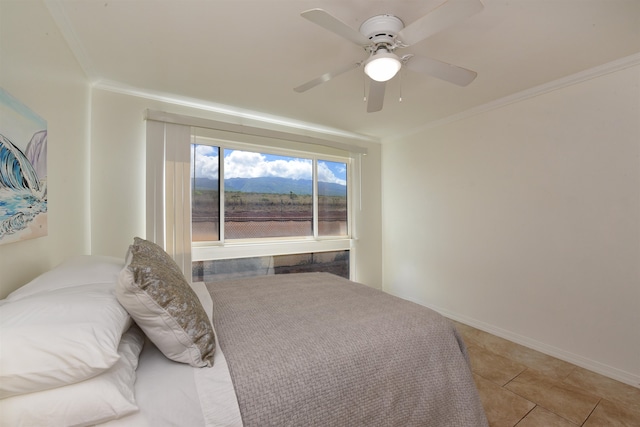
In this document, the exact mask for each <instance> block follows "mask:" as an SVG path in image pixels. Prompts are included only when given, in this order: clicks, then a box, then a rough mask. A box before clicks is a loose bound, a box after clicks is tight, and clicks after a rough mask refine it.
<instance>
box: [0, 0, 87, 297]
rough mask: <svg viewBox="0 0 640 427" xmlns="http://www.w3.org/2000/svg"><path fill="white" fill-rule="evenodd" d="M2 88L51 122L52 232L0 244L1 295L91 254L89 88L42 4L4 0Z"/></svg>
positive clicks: (0, 50)
mask: <svg viewBox="0 0 640 427" xmlns="http://www.w3.org/2000/svg"><path fill="white" fill-rule="evenodd" d="M0 86H2V88H4V89H5V90H6V91H7V92H9V93H10V94H11V95H13V96H14V97H15V98H17V99H18V100H20V101H21V102H22V103H24V104H25V105H27V106H28V107H29V108H30V109H31V110H33V111H35V112H36V113H37V114H38V115H40V116H41V117H43V118H44V119H45V120H47V127H48V214H47V215H48V229H49V231H48V236H46V237H41V238H38V239H32V240H26V241H22V242H14V243H8V244H4V245H0V298H2V297H4V296H6V295H7V294H8V293H9V292H11V291H12V290H14V289H16V288H18V287H19V286H21V285H23V284H24V283H26V282H28V281H29V280H31V279H32V278H34V277H35V276H37V275H38V274H40V273H42V272H43V271H46V270H48V269H49V268H51V267H52V266H54V265H56V264H58V263H60V262H61V261H63V260H64V259H66V258H67V257H69V256H71V255H75V254H83V253H87V252H88V250H89V233H88V227H89V222H88V213H89V211H88V188H89V186H88V167H87V160H88V148H87V147H88V123H89V121H88V117H89V116H88V111H89V85H88V83H87V80H86V77H85V76H84V74H83V72H82V70H81V68H80V66H79V65H78V63H77V62H76V60H75V58H74V57H73V55H72V53H71V51H70V50H69V49H68V47H67V44H66V43H65V41H64V39H63V38H62V36H61V34H60V33H59V31H58V28H57V27H56V25H55V23H54V22H53V20H52V18H51V15H50V14H49V11H48V10H47V8H46V7H45V6H44V5H43V4H42V3H41V2H33V1H9V2H7V1H0ZM0 132H2V130H1V129H0Z"/></svg>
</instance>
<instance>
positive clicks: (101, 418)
mask: <svg viewBox="0 0 640 427" xmlns="http://www.w3.org/2000/svg"><path fill="white" fill-rule="evenodd" d="M143 344H144V335H143V333H142V331H140V329H138V328H137V327H135V326H133V327H132V328H131V329H129V331H128V332H127V333H125V334H124V335H123V336H122V341H121V342H120V346H119V348H118V354H119V355H120V359H119V360H118V362H117V363H116V364H115V365H114V366H113V367H112V368H110V369H109V370H107V371H105V372H103V373H101V374H100V375H98V376H96V377H93V378H90V379H88V380H86V381H82V382H79V383H75V384H71V385H68V386H64V387H58V388H54V389H51V390H45V391H39V392H35V393H29V394H23V395H20V396H14V397H9V398H6V399H2V400H0V414H1V415H0V418H1V419H2V422H3V425H7V426H9V425H10V426H45V425H48V426H86V425H93V424H97V423H102V422H105V421H109V420H113V419H116V418H120V417H122V416H125V415H128V414H131V413H133V412H136V411H137V410H138V406H137V404H136V401H135V397H134V383H135V380H136V372H135V371H136V368H137V366H138V357H139V355H140V350H141V349H142V346H143Z"/></svg>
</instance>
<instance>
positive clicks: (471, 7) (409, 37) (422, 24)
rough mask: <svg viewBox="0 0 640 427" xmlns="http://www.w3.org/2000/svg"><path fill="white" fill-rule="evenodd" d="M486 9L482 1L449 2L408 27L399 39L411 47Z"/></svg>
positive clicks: (451, 0) (450, 0)
mask: <svg viewBox="0 0 640 427" xmlns="http://www.w3.org/2000/svg"><path fill="white" fill-rule="evenodd" d="M483 8H484V5H483V4H482V3H481V2H480V0H447V1H445V2H444V3H442V4H441V5H440V6H438V7H437V8H435V9H434V10H432V11H431V12H429V13H427V14H426V15H424V16H423V17H422V18H419V19H418V20H416V21H414V22H412V23H411V24H409V25H407V26H406V27H405V28H404V29H403V30H402V31H400V32H399V33H398V39H399V40H400V41H401V42H402V43H404V44H405V45H407V46H409V45H412V44H416V43H418V42H419V41H422V40H424V39H426V38H427V37H429V36H432V35H434V34H435V33H437V32H440V31H442V30H444V29H445V28H447V27H450V26H452V25H453V24H456V23H458V22H460V21H462V20H463V19H465V18H468V17H470V16H471V15H475V14H476V13H478V12H480V11H481V10H482V9H483Z"/></svg>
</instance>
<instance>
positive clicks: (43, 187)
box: [0, 88, 48, 244]
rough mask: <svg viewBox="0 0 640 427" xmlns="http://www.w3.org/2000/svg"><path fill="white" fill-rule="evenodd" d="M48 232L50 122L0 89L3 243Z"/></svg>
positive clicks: (0, 233) (0, 238)
mask: <svg viewBox="0 0 640 427" xmlns="http://www.w3.org/2000/svg"><path fill="white" fill-rule="evenodd" d="M47 231H48V227H47V122H46V121H45V120H44V119H42V117H40V116H38V115H37V114H36V113H34V112H33V111H31V110H30V109H29V108H28V107H27V106H26V105H24V104H22V103H21V102H20V101H18V100H17V99H16V98H14V97H13V96H11V95H10V94H9V93H8V92H7V91H5V90H4V89H2V88H0V244H3V243H10V242H16V241H20V240H27V239H34V238H36V237H42V236H46V235H47Z"/></svg>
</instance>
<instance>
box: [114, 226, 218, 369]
mask: <svg viewBox="0 0 640 427" xmlns="http://www.w3.org/2000/svg"><path fill="white" fill-rule="evenodd" d="M126 258H127V263H126V266H125V267H124V268H123V269H122V272H121V273H120V277H119V280H118V285H117V286H116V295H117V297H118V300H119V301H120V303H121V304H122V305H123V306H124V307H125V308H126V309H127V311H128V312H129V314H131V317H133V319H134V320H135V322H136V323H137V324H138V326H140V328H142V330H143V331H144V332H145V334H147V336H148V337H149V339H150V340H151V341H153V343H154V344H155V345H156V346H157V347H158V348H159V349H160V351H161V352H162V353H163V354H164V355H165V356H167V357H168V358H169V359H171V360H174V361H176V362H181V363H188V364H189V365H191V366H195V367H205V366H212V365H213V359H214V353H215V349H216V345H215V344H216V343H215V335H214V332H213V326H212V324H211V319H210V318H209V317H208V316H207V313H206V312H205V310H204V308H203V307H202V303H201V302H200V300H199V298H198V296H197V295H196V293H195V292H194V291H193V289H192V288H191V286H190V285H189V283H188V282H187V281H186V280H185V278H184V275H183V274H182V271H180V268H179V267H178V265H177V264H176V263H175V261H174V260H173V259H172V258H171V257H170V256H169V255H168V254H167V253H166V252H165V251H164V250H163V249H162V248H161V247H160V246H158V245H156V244H155V243H152V242H149V241H147V240H143V239H140V238H139V237H136V238H135V239H134V244H133V245H131V246H130V247H129V253H128V254H127V257H126Z"/></svg>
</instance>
